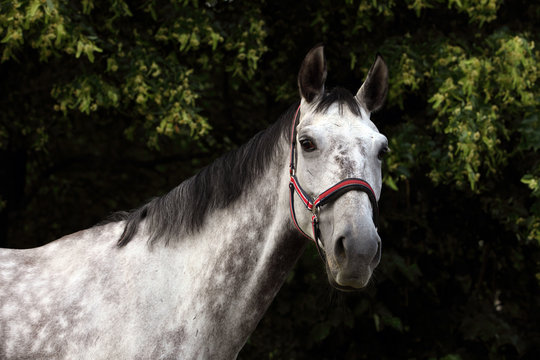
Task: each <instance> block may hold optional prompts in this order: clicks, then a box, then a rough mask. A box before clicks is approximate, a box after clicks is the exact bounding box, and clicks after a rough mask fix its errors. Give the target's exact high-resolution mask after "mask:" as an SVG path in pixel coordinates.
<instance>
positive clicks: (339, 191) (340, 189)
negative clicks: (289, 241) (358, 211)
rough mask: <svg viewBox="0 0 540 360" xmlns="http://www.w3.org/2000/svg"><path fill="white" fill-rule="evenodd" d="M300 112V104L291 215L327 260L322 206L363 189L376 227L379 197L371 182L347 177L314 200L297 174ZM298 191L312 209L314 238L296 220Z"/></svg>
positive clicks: (292, 169) (293, 136) (293, 143)
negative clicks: (348, 193) (322, 225)
mask: <svg viewBox="0 0 540 360" xmlns="http://www.w3.org/2000/svg"><path fill="white" fill-rule="evenodd" d="M299 113H300V105H298V109H296V113H295V114H294V118H293V124H292V130H291V159H290V166H289V167H290V174H291V179H290V182H289V188H290V189H291V195H290V200H289V207H290V210H291V217H292V220H293V223H294V226H295V227H296V228H297V229H298V231H300V233H301V234H302V235H304V236H305V237H307V238H308V239H310V240H313V242H315V245H316V246H317V251H318V252H319V255H320V256H321V258H322V259H323V260H325V256H324V250H323V249H324V246H323V244H322V242H321V240H320V237H319V235H320V231H319V213H320V208H321V207H322V206H323V205H325V204H327V203H329V202H330V201H332V200H335V199H336V198H338V197H340V196H341V195H343V194H344V193H346V192H347V191H351V190H359V191H363V192H365V193H366V194H367V195H368V198H369V201H370V202H371V207H372V209H373V223H374V224H375V227H376V228H378V227H379V207H378V205H377V198H376V196H375V193H374V192H373V189H372V188H371V186H370V185H369V183H368V182H367V181H365V180H362V179H357V178H347V179H344V180H341V181H340V182H338V183H337V184H335V185H334V186H332V187H330V188H329V189H328V190H325V191H323V192H322V193H321V194H320V195H319V196H317V197H316V198H315V199H314V200H313V198H312V197H311V196H310V195H309V194H308V193H307V192H305V191H304V189H302V187H301V186H300V184H299V182H298V179H297V178H296V175H295V167H294V165H295V161H296V151H295V150H296V125H297V124H296V122H297V120H298V118H299ZM295 192H296V193H297V194H298V196H299V197H300V199H301V200H302V202H303V203H304V206H305V207H306V209H307V210H309V211H311V213H312V215H311V228H312V231H313V238H312V237H310V236H309V235H308V234H306V233H305V232H304V231H303V230H302V229H301V228H300V226H299V225H298V222H297V221H296V214H295V212H294V193H295Z"/></svg>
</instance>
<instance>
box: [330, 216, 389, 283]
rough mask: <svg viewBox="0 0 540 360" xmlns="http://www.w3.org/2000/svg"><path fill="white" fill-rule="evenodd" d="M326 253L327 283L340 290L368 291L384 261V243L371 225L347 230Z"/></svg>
mask: <svg viewBox="0 0 540 360" xmlns="http://www.w3.org/2000/svg"><path fill="white" fill-rule="evenodd" d="M366 227H368V229H371V231H369V230H367V231H366ZM326 249H327V252H326V258H327V261H326V267H327V273H328V279H329V281H330V283H331V284H332V285H333V286H334V287H336V288H338V289H340V290H354V289H360V288H363V287H365V286H366V285H367V284H368V282H369V280H370V278H371V275H372V274H373V270H374V269H375V268H376V267H377V265H378V264H379V262H380V260H381V239H380V237H379V235H378V234H377V231H376V229H375V228H374V227H373V225H371V227H369V224H366V225H365V226H352V225H348V226H346V227H345V228H344V229H342V230H341V231H338V232H337V233H336V235H335V236H333V237H332V239H331V241H329V243H327V244H326Z"/></svg>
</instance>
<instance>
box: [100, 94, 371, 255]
mask: <svg viewBox="0 0 540 360" xmlns="http://www.w3.org/2000/svg"><path fill="white" fill-rule="evenodd" d="M336 102H337V103H338V104H339V107H340V108H339V111H340V113H342V112H343V107H344V106H347V107H348V108H349V110H350V111H351V112H352V113H353V114H355V115H358V116H359V115H360V114H361V113H360V105H359V104H358V102H357V101H356V99H355V97H354V96H353V95H352V94H351V93H350V92H349V91H348V90H346V89H343V88H339V87H338V88H335V89H333V90H332V91H330V92H326V93H324V94H322V96H321V97H320V98H319V99H318V102H317V104H316V105H315V111H317V112H323V113H324V112H326V111H327V110H328V108H329V107H330V106H331V105H332V104H334V103H336ZM297 107H298V103H296V104H295V105H294V106H291V107H290V108H289V109H288V110H287V112H285V114H283V115H282V116H281V117H280V119H279V120H278V121H276V123H274V124H273V125H272V126H270V127H269V128H268V129H266V130H264V131H261V132H259V133H258V134H256V135H255V136H254V137H253V138H252V139H251V140H250V141H248V142H247V143H246V144H244V145H242V146H241V147H239V148H238V149H236V150H233V151H231V152H229V153H227V154H225V155H224V156H222V157H220V158H219V159H217V160H216V161H214V162H213V163H212V164H210V165H208V166H206V167H205V168H203V169H202V170H201V171H200V172H199V173H198V174H196V175H194V176H193V177H191V178H189V179H187V180H185V181H184V182H182V183H181V184H180V185H178V186H177V187H175V188H174V189H172V190H171V191H170V192H168V193H167V194H165V195H163V196H161V197H158V198H154V199H152V200H150V201H149V202H148V203H146V204H145V205H143V206H141V207H140V208H138V209H135V210H132V211H131V212H118V213H116V214H113V215H112V216H111V217H110V218H109V219H108V220H107V221H106V222H113V221H124V220H125V221H126V225H125V228H124V232H123V233H122V236H121V237H120V239H119V240H118V246H124V245H126V244H127V243H129V242H130V241H131V239H132V238H133V237H134V236H135V234H136V233H137V230H138V228H139V224H140V223H141V221H142V220H144V219H146V221H147V222H148V229H150V242H155V241H157V240H158V239H164V240H165V242H166V243H168V242H169V241H170V239H172V238H174V237H176V236H178V234H180V233H181V232H182V231H184V232H187V233H193V232H196V231H198V230H200V228H201V227H202V225H203V222H204V219H205V217H206V215H207V214H208V212H209V211H210V210H212V209H221V208H225V207H227V206H228V205H229V204H231V203H232V202H233V201H235V200H236V199H238V197H239V196H240V194H241V193H242V192H243V191H244V190H245V189H246V188H247V187H249V186H250V185H251V184H252V183H253V182H254V181H255V180H256V179H257V178H259V177H260V176H261V175H262V174H263V172H264V171H265V169H267V168H268V165H269V163H270V162H271V161H272V159H273V158H274V156H275V154H276V153H277V149H276V146H278V144H279V143H280V142H279V139H280V137H282V136H286V138H287V139H288V140H289V141H290V130H291V123H292V120H293V116H294V113H295V111H296V109H297ZM106 222H105V223H106ZM102 224H103V223H102Z"/></svg>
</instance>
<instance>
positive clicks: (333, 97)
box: [314, 87, 362, 116]
mask: <svg viewBox="0 0 540 360" xmlns="http://www.w3.org/2000/svg"><path fill="white" fill-rule="evenodd" d="M335 103H337V104H338V106H339V113H340V114H343V108H344V107H345V106H347V108H348V109H349V111H350V112H351V113H353V114H354V115H356V116H361V115H362V111H361V108H360V104H359V102H358V101H357V99H356V97H355V96H354V95H353V94H351V92H350V91H349V90H347V89H345V88H342V87H336V88H334V89H332V90H331V91H328V92H324V93H322V94H321V96H320V98H319V99H318V101H317V103H316V104H315V105H314V108H315V111H316V112H319V113H325V112H326V111H327V110H328V109H329V108H330V106H332V105H333V104H335Z"/></svg>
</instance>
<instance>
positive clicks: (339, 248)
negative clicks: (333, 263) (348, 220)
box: [334, 236, 346, 259]
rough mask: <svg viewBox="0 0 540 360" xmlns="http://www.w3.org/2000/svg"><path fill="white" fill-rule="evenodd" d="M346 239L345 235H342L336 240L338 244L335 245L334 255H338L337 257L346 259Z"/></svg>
mask: <svg viewBox="0 0 540 360" xmlns="http://www.w3.org/2000/svg"><path fill="white" fill-rule="evenodd" d="M344 241H345V237H344V236H340V237H339V238H338V239H337V240H336V245H335V247H334V255H335V256H336V259H345V257H346V254H345V245H344V244H343V242H344Z"/></svg>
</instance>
